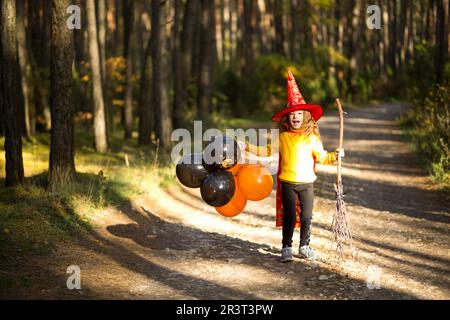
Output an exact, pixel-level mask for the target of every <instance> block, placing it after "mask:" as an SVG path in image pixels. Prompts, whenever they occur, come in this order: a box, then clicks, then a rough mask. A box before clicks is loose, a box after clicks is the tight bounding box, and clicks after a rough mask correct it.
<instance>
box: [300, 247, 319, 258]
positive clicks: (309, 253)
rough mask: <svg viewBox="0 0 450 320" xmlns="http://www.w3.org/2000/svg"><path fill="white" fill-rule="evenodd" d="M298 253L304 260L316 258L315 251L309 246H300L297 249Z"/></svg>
mask: <svg viewBox="0 0 450 320" xmlns="http://www.w3.org/2000/svg"><path fill="white" fill-rule="evenodd" d="M298 254H299V255H300V257H302V258H304V259H306V260H315V259H316V252H315V251H314V249H313V248H311V247H310V246H301V247H300V248H299V250H298Z"/></svg>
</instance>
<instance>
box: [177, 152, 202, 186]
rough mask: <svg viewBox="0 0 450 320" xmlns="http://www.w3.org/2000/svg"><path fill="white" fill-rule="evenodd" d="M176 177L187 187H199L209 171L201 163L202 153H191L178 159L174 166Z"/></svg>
mask: <svg viewBox="0 0 450 320" xmlns="http://www.w3.org/2000/svg"><path fill="white" fill-rule="evenodd" d="M176 173H177V178H178V180H180V182H181V183H182V184H183V185H185V186H186V187H189V188H199V187H200V186H201V185H202V182H203V180H205V178H206V177H207V176H208V174H209V172H208V170H206V168H205V167H204V166H203V164H202V154H201V153H192V154H188V155H186V156H184V157H183V158H182V159H181V160H180V161H178V164H177V168H176Z"/></svg>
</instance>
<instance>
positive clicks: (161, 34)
mask: <svg viewBox="0 0 450 320" xmlns="http://www.w3.org/2000/svg"><path fill="white" fill-rule="evenodd" d="M166 11H167V1H161V0H152V35H151V37H152V40H151V45H152V49H151V51H152V69H153V77H152V80H153V86H152V105H153V110H154V111H155V113H156V119H157V120H156V133H157V138H158V139H159V141H160V146H161V148H162V149H168V148H169V147H170V136H171V133H172V118H171V112H172V110H171V108H170V104H169V82H168V81H169V79H168V77H169V72H170V69H169V66H168V62H169V61H168V58H169V57H168V52H167V48H166V45H167V42H166V37H167V33H166Z"/></svg>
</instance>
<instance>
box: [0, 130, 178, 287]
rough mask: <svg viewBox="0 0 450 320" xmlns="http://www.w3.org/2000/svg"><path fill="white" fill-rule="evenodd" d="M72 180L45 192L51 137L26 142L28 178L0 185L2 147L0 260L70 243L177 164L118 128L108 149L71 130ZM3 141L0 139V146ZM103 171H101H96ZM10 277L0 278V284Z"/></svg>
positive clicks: (161, 182) (165, 181)
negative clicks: (98, 217) (73, 147)
mask: <svg viewBox="0 0 450 320" xmlns="http://www.w3.org/2000/svg"><path fill="white" fill-rule="evenodd" d="M75 137H76V138H75V140H76V141H75V145H76V155H75V166H76V170H77V176H76V181H75V182H74V183H73V184H71V185H69V186H66V187H64V188H61V189H59V190H57V191H56V192H53V193H50V192H48V191H47V190H46V188H45V186H46V183H47V173H48V159H49V145H50V135H49V134H45V133H41V134H38V135H37V136H36V137H34V139H33V141H24V143H23V159H24V169H25V176H26V181H25V184H24V185H23V186H21V187H16V188H4V187H3V185H4V151H2V152H1V154H0V169H1V173H0V183H1V184H2V186H0V260H2V259H7V258H8V257H14V256H17V255H21V256H26V255H30V254H31V255H35V254H47V253H49V252H51V251H52V249H53V248H54V247H55V245H56V244H57V243H61V242H64V241H70V240H71V239H74V238H76V237H79V236H80V235H81V234H82V233H84V232H87V231H88V230H89V229H90V228H91V220H92V218H93V217H95V215H97V214H99V213H100V212H102V211H103V210H104V209H105V208H106V207H109V206H116V205H120V204H122V203H125V202H127V201H129V199H130V198H133V197H136V196H138V195H141V194H145V193H150V192H151V191H152V188H155V187H159V186H162V187H167V186H169V185H170V184H172V183H173V182H174V181H175V179H174V177H175V170H174V169H175V168H174V166H173V165H172V164H171V163H170V162H169V161H168V157H167V155H161V154H157V150H156V148H155V147H154V146H153V147H152V146H150V147H139V146H138V145H137V141H136V139H132V140H130V141H127V142H125V141H124V140H123V139H122V134H121V132H117V133H116V134H114V135H112V136H111V137H110V142H111V151H110V152H108V153H105V154H100V153H97V152H95V150H94V149H93V143H92V141H93V137H92V134H91V133H90V130H84V129H83V128H78V130H77V131H76V134H75ZM3 144H4V139H3V138H0V145H2V146H3ZM100 172H101V174H100ZM2 286H8V281H7V280H5V279H2V278H1V277H0V288H1V287H2Z"/></svg>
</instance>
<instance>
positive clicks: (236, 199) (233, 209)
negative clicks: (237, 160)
mask: <svg viewBox="0 0 450 320" xmlns="http://www.w3.org/2000/svg"><path fill="white" fill-rule="evenodd" d="M234 182H235V184H236V188H235V191H234V195H233V197H232V198H231V200H230V202H228V203H227V204H226V205H224V206H221V207H215V209H216V211H217V212H218V213H220V214H221V215H223V216H224V217H235V216H237V215H238V214H239V213H241V212H242V210H244V208H245V206H246V205H247V199H246V198H245V196H244V194H243V193H242V192H241V191H240V190H239V188H238V186H237V178H236V177H234Z"/></svg>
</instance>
